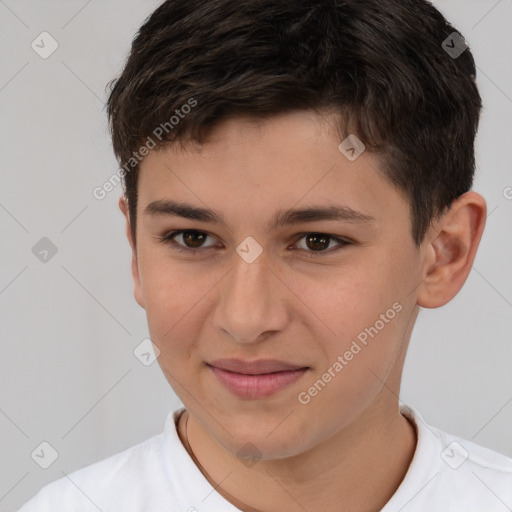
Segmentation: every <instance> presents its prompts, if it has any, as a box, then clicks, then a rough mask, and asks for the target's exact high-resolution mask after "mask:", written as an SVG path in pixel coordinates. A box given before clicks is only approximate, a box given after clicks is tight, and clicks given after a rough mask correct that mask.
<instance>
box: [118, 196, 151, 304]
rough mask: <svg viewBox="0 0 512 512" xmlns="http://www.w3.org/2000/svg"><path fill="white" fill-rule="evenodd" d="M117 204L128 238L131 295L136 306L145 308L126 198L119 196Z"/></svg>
mask: <svg viewBox="0 0 512 512" xmlns="http://www.w3.org/2000/svg"><path fill="white" fill-rule="evenodd" d="M118 204H119V209H120V210H121V212H122V213H123V215H124V217H125V220H126V224H125V226H126V227H125V231H126V237H127V238H128V242H129V244H130V247H131V250H132V262H131V268H132V279H133V295H134V297H135V300H136V301H137V304H139V306H140V307H142V308H145V305H144V299H143V296H142V287H141V282H140V273H139V262H138V259H137V248H136V246H135V243H134V240H133V237H132V230H131V224H130V212H129V208H128V201H127V200H126V198H125V197H124V196H121V197H120V198H119V203H118Z"/></svg>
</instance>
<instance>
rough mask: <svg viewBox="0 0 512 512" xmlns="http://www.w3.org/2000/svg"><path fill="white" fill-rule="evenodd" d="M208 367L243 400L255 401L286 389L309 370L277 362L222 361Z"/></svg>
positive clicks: (269, 360)
mask: <svg viewBox="0 0 512 512" xmlns="http://www.w3.org/2000/svg"><path fill="white" fill-rule="evenodd" d="M208 367H209V368H210V370H211V371H212V373H213V374H214V375H215V377H216V378H217V380H218V381H219V382H220V383H221V384H222V385H223V386H224V387H225V388H227V389H228V390H229V391H230V392H232V393H233V394H235V395H237V396H239V397H240V398H245V399H253V400H255V399H259V398H266V397H268V396H271V395H273V394H275V393H277V392H278V391H281V390H283V389H284V388H286V387H288V386H289V385H291V384H292V383H293V382H295V381H297V380H298V379H300V378H301V377H302V376H303V375H304V374H305V373H306V372H307V370H308V367H305V366H299V365H295V364H291V363H287V362H284V361H278V360H275V359H260V360H257V361H242V360H240V359H219V360H217V361H213V362H212V363H209V364H208Z"/></svg>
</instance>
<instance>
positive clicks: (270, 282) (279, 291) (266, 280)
mask: <svg viewBox="0 0 512 512" xmlns="http://www.w3.org/2000/svg"><path fill="white" fill-rule="evenodd" d="M274 272H276V271H275V270H271V269H270V268H269V267H268V261H267V258H266V257H265V251H264V252H263V253H262V254H261V255H260V256H259V257H258V258H257V259H256V260H255V261H253V262H252V263H248V262H247V261H244V259H242V258H241V257H239V256H238V254H235V257H234V267H233V269H232V271H231V272H229V274H228V275H227V276H226V278H225V279H223V280H222V282H221V283H220V288H219V294H220V297H219V300H218V302H217V306H216V311H215V314H214V325H215V327H216V328H218V329H221V330H223V331H225V332H227V333H228V334H229V335H230V336H231V337H232V338H233V339H234V340H235V341H236V342H238V343H243V344H251V343H256V342H259V341H262V340H263V339H264V338H267V337H268V335H270V334H271V333H275V332H279V331H281V330H283V329H284V328H285V325H286V322H287V321H288V313H287V307H286V304H285V301H286V294H285V291H284V287H283V285H282V283H281V282H280V280H279V279H277V277H276V276H275V275H274Z"/></svg>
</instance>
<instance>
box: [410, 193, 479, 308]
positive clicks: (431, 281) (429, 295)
mask: <svg viewBox="0 0 512 512" xmlns="http://www.w3.org/2000/svg"><path fill="white" fill-rule="evenodd" d="M486 214H487V205H486V202H485V199H484V198H483V197H482V196H481V195H480V194H477V193H476V192H472V191H470V192H466V193H465V194H463V195H462V196H461V197H460V198H459V199H457V200H456V201H454V203H453V204H452V206H451V208H450V210H449V211H448V212H447V213H446V214H445V215H444V216H443V217H442V218H441V219H440V220H439V221H438V222H437V223H436V225H435V227H433V230H432V232H431V233H430V235H429V236H430V241H429V242H428V243H427V246H426V249H425V254H426V256H425V258H424V269H425V270H424V274H423V281H422V283H421V285H420V286H419V287H418V296H417V301H418V305H419V306H421V307H424V308H438V307H441V306H444V305H445V304H446V303H447V302H449V301H450V300H451V299H453V297H455V295H457V293H458V292H459V291H460V289H461V288H462V286H463V285H464V283H465V281H466V279H467V277H468V275H469V273H470V271H471V268H472V266H473V261H474V259H475V256H476V252H477V249H478V246H479V244H480V240H481V238H482V234H483V230H484V227H485V220H486Z"/></svg>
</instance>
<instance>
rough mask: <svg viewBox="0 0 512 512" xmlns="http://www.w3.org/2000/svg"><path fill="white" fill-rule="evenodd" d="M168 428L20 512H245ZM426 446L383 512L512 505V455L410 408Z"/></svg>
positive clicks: (172, 423) (497, 510) (50, 489)
mask: <svg viewBox="0 0 512 512" xmlns="http://www.w3.org/2000/svg"><path fill="white" fill-rule="evenodd" d="M182 410H183V408H182V407H180V408H178V409H176V410H175V411H174V412H172V413H169V415H168V417H167V420H166V422H165V427H164V431H163V433H161V434H158V435H155V436H153V437H151V438H149V439H147V440H146V441H144V442H142V443H140V444H138V445H136V446H133V447H131V448H128V449H127V450H125V451H123V452H121V453H118V454H116V455H113V456H111V457H108V458H106V459H103V460H101V461H99V462H96V463H94V464H91V465H89V466H86V467H84V468H82V469H79V470H77V471H75V472H73V473H70V474H69V475H68V476H67V477H62V478H60V479H58V480H56V481H54V482H51V483H50V484H48V485H46V486H44V487H43V488H42V489H41V490H40V491H39V493H38V494H36V495H35V496H34V497H33V498H32V499H31V500H29V501H28V502H26V503H25V504H24V505H23V506H22V507H21V509H19V511H18V512H57V511H66V512H75V511H76V512H79V511H80V512H89V511H90V512H98V510H101V511H102V512H114V511H115V512H132V511H138V512H196V511H197V512H240V510H239V509H238V508H236V507H235V506H234V505H232V504H231V503H229V502H228V501H227V500H226V499H225V498H224V497H222V495H220V494H219V493H218V492H216V491H215V490H214V489H213V487H212V486H211V485H210V483H209V482H208V480H207V479H206V478H205V477H204V476H203V474H202V473H201V472H200V470H199V469H198V467H197V466H196V465H195V464H194V461H193V460H192V458H191V457H190V456H189V454H188V452H187V451H186V450H185V448H184V446H183V445H182V443H181V441H180V438H179V437H178V433H177V428H176V419H177V418H178V417H179V414H180V412H181V411H182ZM401 412H402V414H404V415H405V416H407V417H408V418H410V419H411V420H412V421H413V423H414V424H415V425H416V428H417V433H418V444H417V447H416V451H415V453H414V457H413V460H412V462H411V465H410V466H409V469H408V471H407V474H406V476H405V478H404V480H403V481H402V483H401V485H400V487H399V488H398V490H397V491H396V493H395V494H394V495H393V497H392V498H391V500H390V501H389V502H388V503H387V504H386V505H385V506H384V508H383V509H382V510H381V512H399V511H400V512H454V511H457V512H505V511H508V512H510V510H512V458H509V457H506V456H505V455H501V454H499V453H497V452H494V451H492V450H489V449H487V448H483V447H481V446H479V445H476V444H474V443H472V442H471V441H466V440H464V439H461V438H459V437H456V436H453V435H451V434H447V433H445V432H442V431H440V430H439V429H436V428H434V427H431V426H429V425H428V424H427V423H426V422H425V420H424V419H423V418H422V417H421V415H420V414H419V412H418V411H417V410H416V409H414V408H411V407H408V406H406V405H402V406H401Z"/></svg>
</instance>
